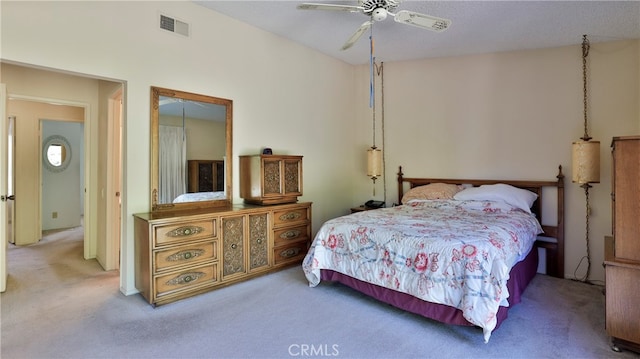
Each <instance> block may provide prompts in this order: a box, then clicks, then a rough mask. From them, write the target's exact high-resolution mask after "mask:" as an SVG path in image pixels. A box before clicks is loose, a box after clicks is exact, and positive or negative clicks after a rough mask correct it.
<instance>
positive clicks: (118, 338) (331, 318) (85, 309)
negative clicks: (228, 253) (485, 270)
mask: <svg viewBox="0 0 640 359" xmlns="http://www.w3.org/2000/svg"><path fill="white" fill-rule="evenodd" d="M8 266H9V278H8V283H7V291H6V292H5V293H3V294H2V295H1V296H0V301H1V303H0V308H1V312H0V313H1V316H0V320H1V321H2V333H1V342H0V345H1V346H2V348H1V352H0V354H1V357H2V358H3V359H8V358H291V357H309V356H313V357H319V356H325V357H326V356H333V357H339V358H418V357H419V358H553V359H556V358H616V359H623V358H624V359H626V358H638V356H637V355H636V354H633V353H630V352H623V353H615V352H613V351H611V349H610V348H609V343H608V338H607V336H606V332H605V330H604V297H603V295H602V289H601V288H599V287H596V286H590V285H587V284H583V283H579V282H574V281H570V280H560V279H557V278H551V277H547V276H544V275H539V276H537V277H536V278H534V280H533V281H532V283H531V285H530V287H529V288H528V289H527V291H525V293H524V296H523V302H522V303H520V304H519V305H517V306H515V307H514V308H512V310H511V311H510V312H509V318H508V319H507V320H506V321H505V322H504V323H503V325H502V326H501V327H500V328H499V329H498V330H497V331H496V332H494V334H493V336H492V337H491V340H490V342H489V343H488V344H485V343H484V342H483V340H482V331H481V330H479V329H478V328H471V327H458V326H446V325H443V324H440V323H436V322H433V321H430V320H427V319H424V318H421V317H418V316H415V315H412V314H409V313H406V312H402V311H399V310H396V309H394V308H392V307H390V306H387V305H384V304H381V303H379V302H376V301H374V300H371V299H369V298H366V297H363V296H361V295H360V294H358V293H356V292H354V291H352V290H350V289H348V288H346V287H343V286H341V285H331V284H326V283H323V284H321V285H320V286H318V287H316V288H309V287H308V285H307V282H306V280H305V278H304V275H303V273H302V270H301V269H300V268H299V267H294V268H291V269H287V270H284V271H281V272H277V273H273V274H270V275H267V276H263V277H260V278H257V279H253V280H250V281H248V282H244V283H240V284H237V285H233V286H230V287H227V288H222V289H219V290H215V291H212V292H209V293H205V294H203V295H199V296H197V297H194V298H190V299H186V300H182V301H179V302H176V303H172V304H169V305H165V306H161V307H158V308H153V307H151V306H150V305H149V304H147V303H146V302H145V301H144V300H143V299H142V297H141V296H139V295H133V296H124V295H122V294H121V293H120V292H119V290H118V287H119V283H118V281H119V279H118V273H116V272H105V271H103V270H102V269H101V267H100V266H99V265H98V263H97V262H96V261H95V260H83V259H82V229H81V228H78V229H70V230H64V231H59V232H55V233H51V234H49V235H48V236H46V238H45V239H43V240H42V241H41V242H40V243H38V244H36V245H33V246H28V247H20V248H17V247H15V246H12V245H10V248H9V251H8Z"/></svg>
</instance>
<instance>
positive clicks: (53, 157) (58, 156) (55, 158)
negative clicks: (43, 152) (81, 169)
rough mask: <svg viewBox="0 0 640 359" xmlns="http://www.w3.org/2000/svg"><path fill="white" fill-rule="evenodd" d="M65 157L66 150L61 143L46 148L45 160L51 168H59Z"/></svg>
mask: <svg viewBox="0 0 640 359" xmlns="http://www.w3.org/2000/svg"><path fill="white" fill-rule="evenodd" d="M66 157H67V148H66V147H64V146H63V145H62V144H61V143H52V144H50V145H49V147H47V160H48V161H49V163H50V164H51V165H52V166H55V167H60V166H62V162H64V159H65V158H66Z"/></svg>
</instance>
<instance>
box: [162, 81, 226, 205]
mask: <svg viewBox="0 0 640 359" xmlns="http://www.w3.org/2000/svg"><path fill="white" fill-rule="evenodd" d="M160 96H165V97H173V98H176V99H183V100H189V101H198V102H207V103H212V104H216V105H221V106H225V107H226V120H225V121H226V124H225V132H226V133H225V140H226V147H225V161H224V162H225V163H224V166H225V167H224V170H225V174H224V175H225V199H220V200H212V201H198V202H184V203H166V204H165V203H162V204H160V203H158V188H159V173H158V171H159V155H158V140H159V138H158V136H159V135H158V133H159V132H158V131H159V120H160V119H159V115H160V111H159V110H160ZM232 120H233V101H232V100H229V99H224V98H219V97H212V96H206V95H199V94H195V93H190V92H184V91H178V90H171V89H166V88H161V87H155V86H152V87H151V166H150V167H151V211H152V212H156V211H167V210H170V211H175V210H186V209H199V208H209V207H222V206H230V205H231V199H232V198H233V193H232V188H233V182H232V169H233V168H232V159H233V153H232V141H233V137H232V133H233V131H232V122H233V121H232Z"/></svg>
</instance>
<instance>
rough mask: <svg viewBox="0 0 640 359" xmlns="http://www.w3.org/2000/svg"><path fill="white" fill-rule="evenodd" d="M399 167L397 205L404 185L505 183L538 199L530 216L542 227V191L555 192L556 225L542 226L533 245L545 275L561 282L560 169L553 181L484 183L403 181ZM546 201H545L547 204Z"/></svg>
mask: <svg viewBox="0 0 640 359" xmlns="http://www.w3.org/2000/svg"><path fill="white" fill-rule="evenodd" d="M403 175H404V174H403V173H402V166H400V169H399V170H398V202H397V203H401V201H402V196H403V195H404V188H405V187H406V185H407V184H408V185H409V186H408V187H409V188H413V187H417V186H424V185H427V184H429V183H450V184H466V185H473V186H481V185H483V184H496V183H505V184H509V185H512V186H514V187H518V188H523V189H526V190H529V191H531V192H534V193H536V194H537V195H538V199H536V201H535V202H534V203H533V206H532V207H531V212H533V213H534V214H535V215H536V217H537V218H538V221H540V223H541V224H542V208H544V207H543V201H544V200H545V198H544V197H543V188H545V187H553V188H556V189H557V190H556V193H557V200H556V203H557V221H556V225H555V226H550V225H544V224H542V229H543V230H544V234H541V235H539V236H538V240H537V241H536V243H535V245H536V247H539V248H544V249H545V250H546V261H547V268H546V271H547V274H548V275H551V276H554V277H558V278H564V174H562V166H558V175H557V176H556V180H555V181H522V180H487V179H459V178H456V179H453V178H406V177H403ZM549 200H550V199H548V200H547V201H549Z"/></svg>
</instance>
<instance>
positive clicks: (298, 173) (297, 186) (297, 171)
mask: <svg viewBox="0 0 640 359" xmlns="http://www.w3.org/2000/svg"><path fill="white" fill-rule="evenodd" d="M282 165H283V166H282V167H283V168H282V171H283V173H284V176H283V186H282V187H283V195H285V196H301V195H302V159H285V160H284V161H283V163H282Z"/></svg>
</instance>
